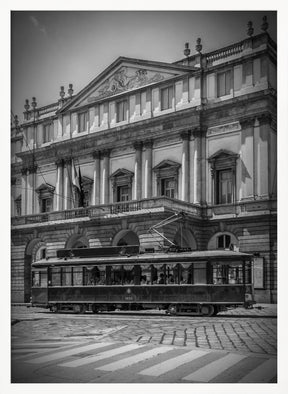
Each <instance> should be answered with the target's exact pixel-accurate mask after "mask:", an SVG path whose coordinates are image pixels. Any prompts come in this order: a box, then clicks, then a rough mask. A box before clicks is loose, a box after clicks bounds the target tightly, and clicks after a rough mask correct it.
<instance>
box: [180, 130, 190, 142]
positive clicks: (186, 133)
mask: <svg viewBox="0 0 288 394" xmlns="http://www.w3.org/2000/svg"><path fill="white" fill-rule="evenodd" d="M190 135H191V130H183V131H181V132H180V137H181V139H182V140H183V141H185V140H186V141H189V139H190Z"/></svg>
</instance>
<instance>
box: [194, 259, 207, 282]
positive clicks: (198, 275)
mask: <svg viewBox="0 0 288 394" xmlns="http://www.w3.org/2000/svg"><path fill="white" fill-rule="evenodd" d="M193 268H194V270H193V283H194V284H206V283H207V272H206V263H195V264H193Z"/></svg>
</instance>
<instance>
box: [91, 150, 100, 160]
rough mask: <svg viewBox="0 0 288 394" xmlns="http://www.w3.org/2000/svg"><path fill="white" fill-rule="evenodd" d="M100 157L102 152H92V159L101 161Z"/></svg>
mask: <svg viewBox="0 0 288 394" xmlns="http://www.w3.org/2000/svg"><path fill="white" fill-rule="evenodd" d="M100 156H101V152H100V150H95V151H94V152H92V157H93V159H94V160H96V159H100Z"/></svg>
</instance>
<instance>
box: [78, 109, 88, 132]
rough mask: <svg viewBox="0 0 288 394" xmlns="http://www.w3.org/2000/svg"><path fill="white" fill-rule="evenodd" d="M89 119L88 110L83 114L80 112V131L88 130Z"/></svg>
mask: <svg viewBox="0 0 288 394" xmlns="http://www.w3.org/2000/svg"><path fill="white" fill-rule="evenodd" d="M87 119H88V114H87V112H82V113H81V114H78V133H82V132H83V131H87Z"/></svg>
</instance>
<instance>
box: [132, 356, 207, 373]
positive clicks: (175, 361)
mask: <svg viewBox="0 0 288 394" xmlns="http://www.w3.org/2000/svg"><path fill="white" fill-rule="evenodd" d="M206 354H208V352H205V351H202V350H192V351H191V352H188V353H185V354H182V355H181V356H178V357H174V358H171V359H169V360H166V361H163V362H162V363H160V364H157V365H154V366H153V367H150V368H147V369H144V370H143V371H141V372H139V374H140V375H149V376H160V375H163V374H164V373H167V372H169V371H171V370H173V369H175V368H177V367H180V366H181V365H183V364H187V363H189V362H190V361H193V360H196V359H197V358H200V357H202V356H204V355H206Z"/></svg>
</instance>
